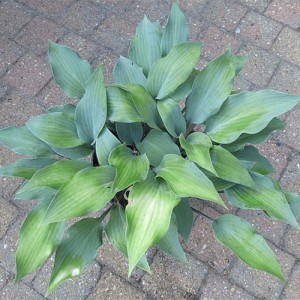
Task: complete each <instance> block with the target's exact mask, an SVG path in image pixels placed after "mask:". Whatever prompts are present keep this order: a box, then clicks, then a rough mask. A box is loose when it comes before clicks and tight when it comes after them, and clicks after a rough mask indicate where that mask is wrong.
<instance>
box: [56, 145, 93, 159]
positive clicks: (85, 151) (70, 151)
mask: <svg viewBox="0 0 300 300" xmlns="http://www.w3.org/2000/svg"><path fill="white" fill-rule="evenodd" d="M51 148H52V149H53V151H55V152H56V153H57V154H58V155H60V156H63V157H66V158H70V159H79V158H83V157H87V156H89V155H90V154H91V153H92V151H93V147H92V146H91V145H88V144H83V145H79V146H76V147H73V148H59V147H55V146H51Z"/></svg>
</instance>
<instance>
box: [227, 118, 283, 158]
mask: <svg viewBox="0 0 300 300" xmlns="http://www.w3.org/2000/svg"><path fill="white" fill-rule="evenodd" d="M284 128H285V123H284V122H283V121H281V120H279V119H278V118H273V119H272V120H271V121H270V123H269V124H268V125H267V127H266V128H264V129H263V130H261V131H260V132H258V133H255V134H247V133H243V134H242V135H241V136H240V137H239V138H238V139H237V140H235V141H234V142H233V143H231V144H225V145H224V147H225V148H226V149H227V150H229V151H230V152H235V151H238V150H240V149H243V148H244V146H245V144H261V143H262V142H264V141H266V140H267V139H268V137H269V136H270V134H271V133H272V132H273V131H274V130H283V129H284Z"/></svg>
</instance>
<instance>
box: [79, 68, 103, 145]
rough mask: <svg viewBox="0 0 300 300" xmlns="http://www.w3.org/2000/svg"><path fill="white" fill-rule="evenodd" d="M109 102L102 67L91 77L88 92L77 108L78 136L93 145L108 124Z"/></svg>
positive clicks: (87, 85) (87, 86)
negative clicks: (106, 123)
mask: <svg viewBox="0 0 300 300" xmlns="http://www.w3.org/2000/svg"><path fill="white" fill-rule="evenodd" d="M106 114H107V102H106V89H105V85H104V78H103V72H102V66H100V67H98V68H97V70H96V71H95V72H94V73H93V75H92V76H91V77H90V79H89V81H88V82H87V84H86V90H85V93H84V95H83V97H82V99H81V100H80V101H79V103H78V104H77V106H76V111H75V123H76V128H77V132H78V136H79V138H80V139H81V140H83V141H85V142H86V143H87V144H92V143H93V142H94V141H95V140H96V139H97V137H98V135H99V133H100V131H101V129H102V128H103V126H104V124H105V122H106Z"/></svg>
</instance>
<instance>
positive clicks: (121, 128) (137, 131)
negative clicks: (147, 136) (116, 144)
mask: <svg viewBox="0 0 300 300" xmlns="http://www.w3.org/2000/svg"><path fill="white" fill-rule="evenodd" d="M116 130H117V133H118V137H119V138H120V140H121V141H122V142H124V143H126V145H133V144H135V143H138V142H140V141H141V139H142V137H143V125H142V124H141V123H116Z"/></svg>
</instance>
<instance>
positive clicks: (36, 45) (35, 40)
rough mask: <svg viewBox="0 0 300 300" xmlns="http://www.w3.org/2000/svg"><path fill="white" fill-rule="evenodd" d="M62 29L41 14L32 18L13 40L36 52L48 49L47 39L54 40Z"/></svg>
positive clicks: (60, 35) (60, 33) (61, 33)
mask: <svg viewBox="0 0 300 300" xmlns="http://www.w3.org/2000/svg"><path fill="white" fill-rule="evenodd" d="M63 33H64V29H63V28H62V27H61V26H58V25H57V24H55V23H53V22H52V21H49V20H47V19H46V18H44V17H42V16H37V17H35V18H33V19H32V20H31V21H30V22H29V23H28V24H27V25H26V26H25V27H23V28H22V30H21V31H20V32H19V34H18V35H17V36H16V38H15V40H16V41H17V42H18V43H20V44H21V45H23V46H25V47H27V48H28V49H30V50H31V51H33V52H36V53H38V54H41V53H45V52H47V50H48V40H52V41H54V42H56V41H57V40H58V39H59V38H60V37H62V35H63Z"/></svg>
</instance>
